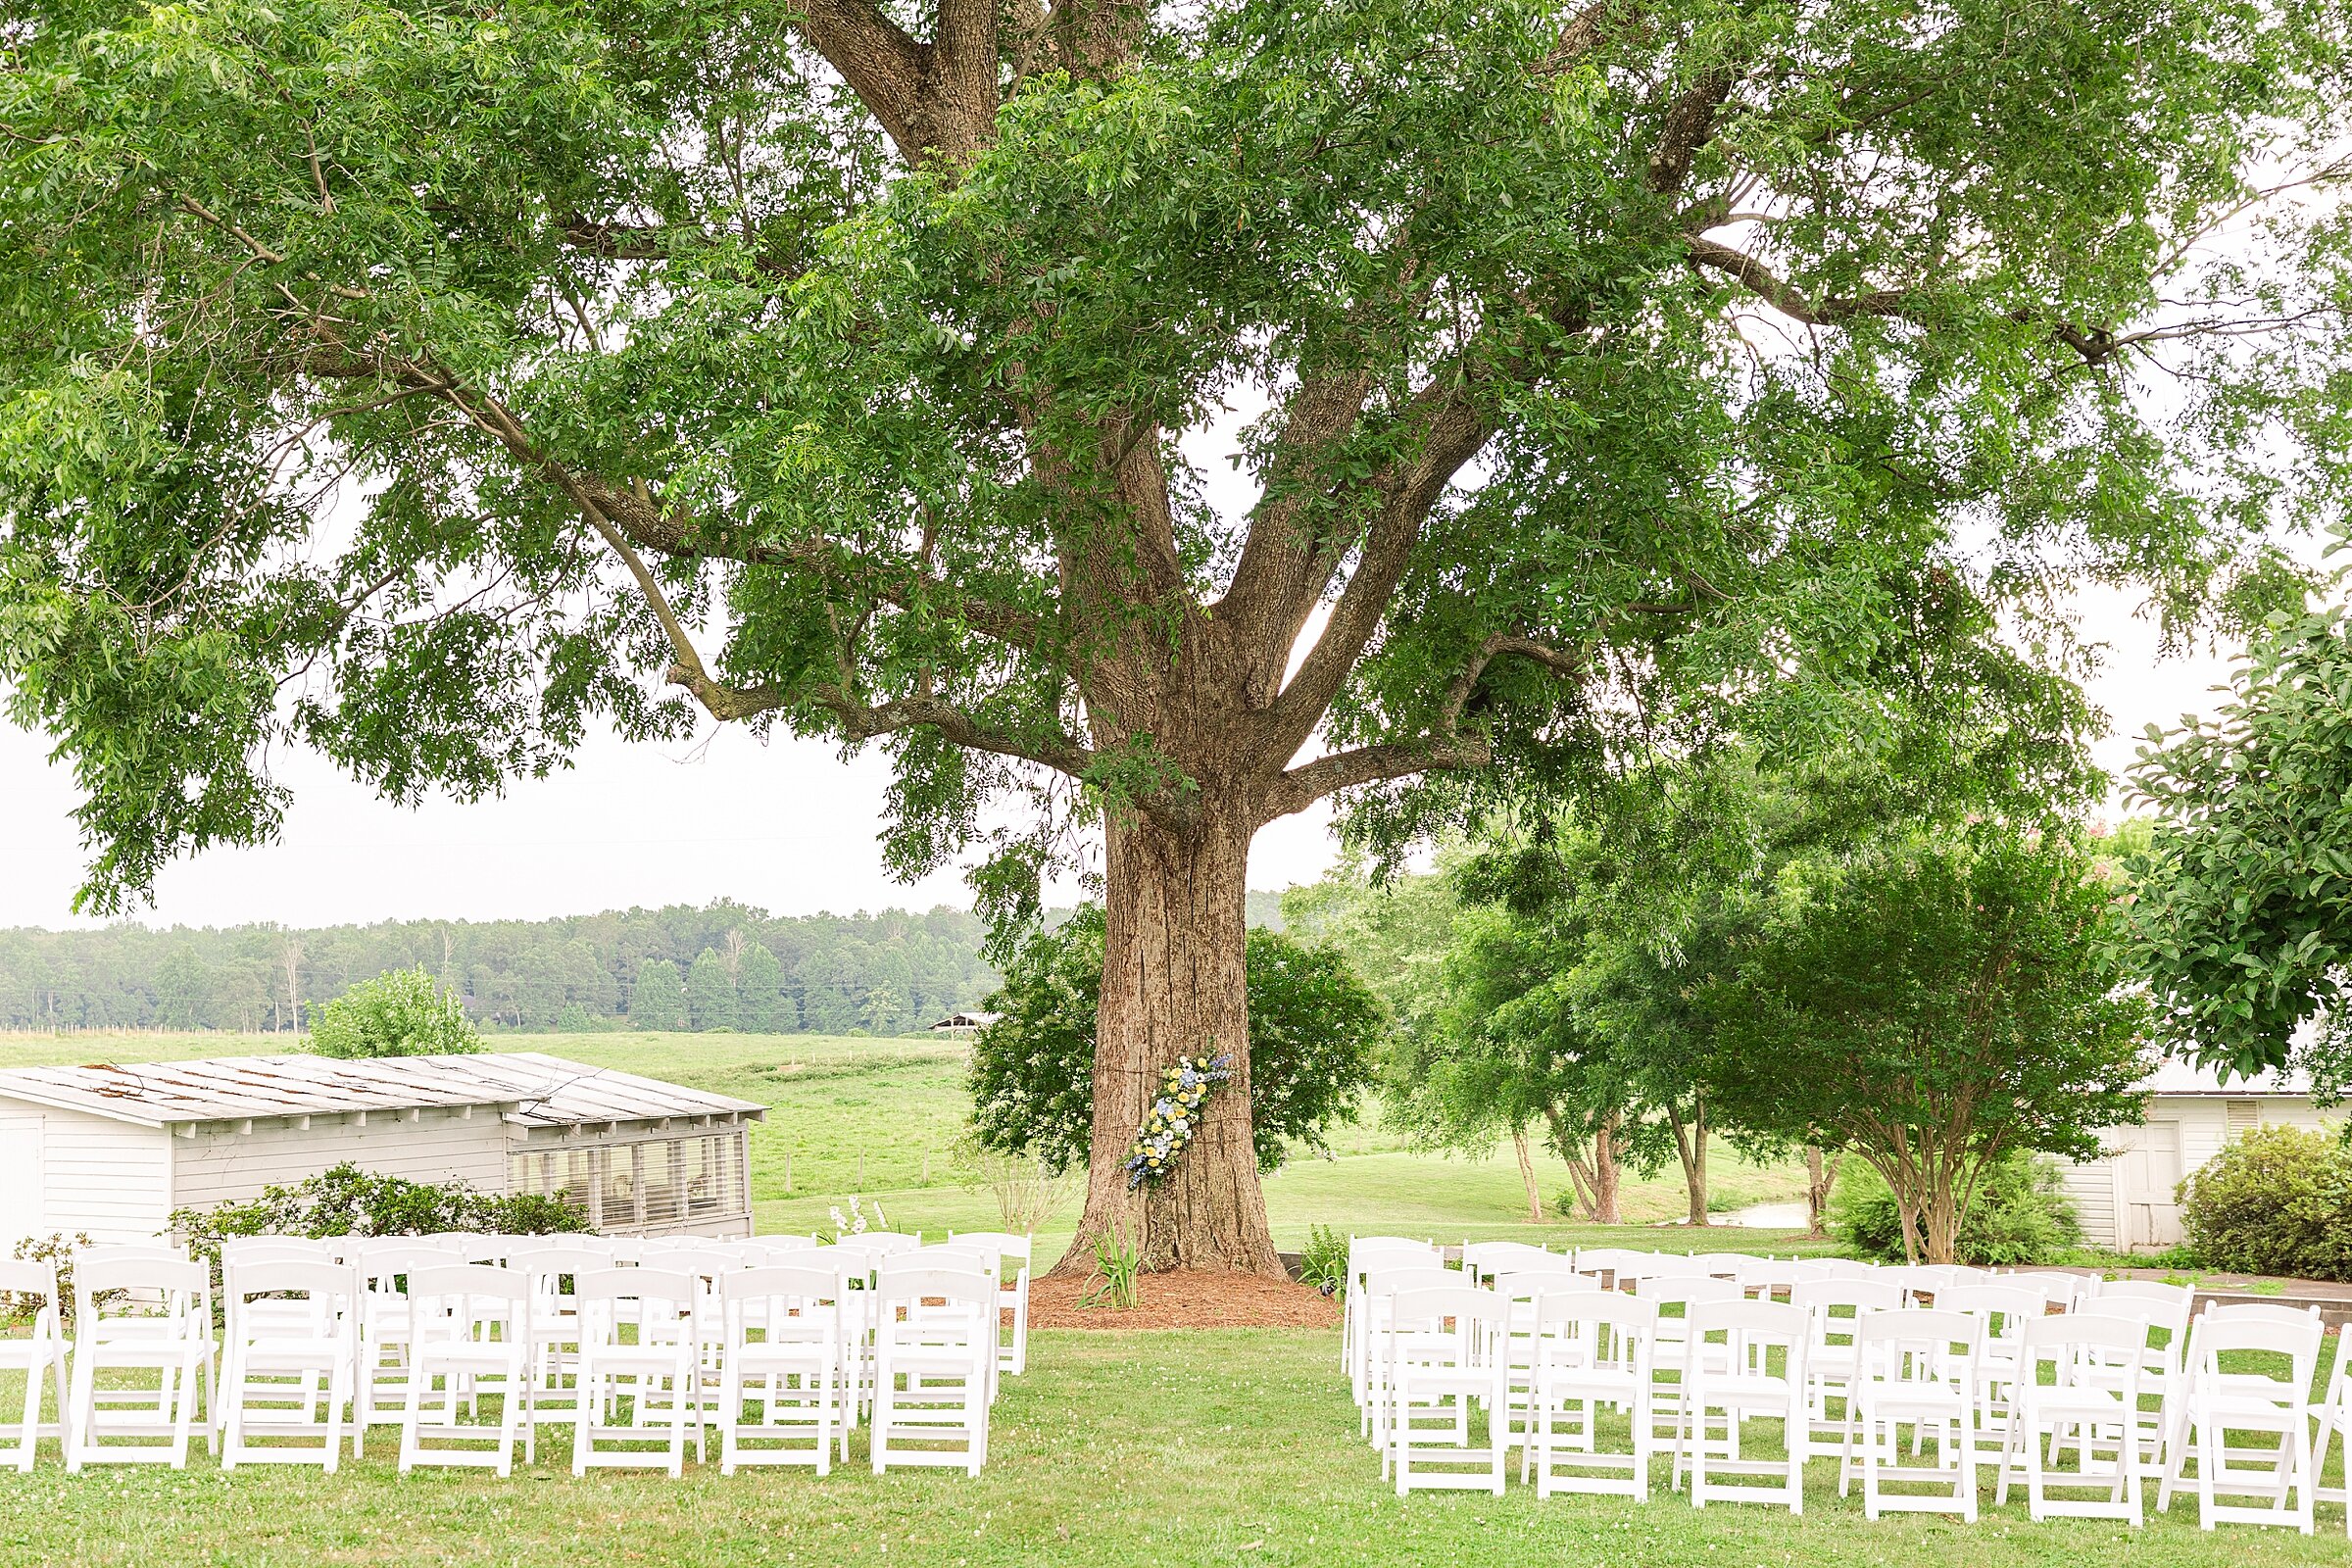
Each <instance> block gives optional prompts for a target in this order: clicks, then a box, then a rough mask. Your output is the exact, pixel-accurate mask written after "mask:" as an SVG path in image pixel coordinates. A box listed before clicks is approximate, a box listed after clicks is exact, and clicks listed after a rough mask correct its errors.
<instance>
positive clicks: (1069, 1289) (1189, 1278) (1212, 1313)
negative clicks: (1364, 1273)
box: [1029, 1269, 1340, 1329]
mask: <svg viewBox="0 0 2352 1568" xmlns="http://www.w3.org/2000/svg"><path fill="white" fill-rule="evenodd" d="M1087 1290H1088V1286H1087V1282H1086V1281H1084V1280H1066V1279H1063V1280H1056V1279H1033V1280H1031V1281H1030V1282H1029V1326H1030V1327H1031V1328H1039V1329H1328V1328H1337V1327H1339V1323H1340V1308H1339V1303H1338V1302H1336V1301H1333V1300H1330V1299H1327V1298H1326V1297H1325V1296H1324V1295H1323V1294H1322V1293H1321V1292H1320V1291H1317V1290H1315V1289H1314V1288H1313V1287H1312V1286H1307V1285H1298V1284H1294V1283H1292V1282H1291V1281H1289V1280H1269V1279H1261V1278H1259V1277H1258V1276H1256V1275H1254V1274H1223V1273H1217V1272H1213V1271H1210V1270H1205V1269H1184V1270H1179V1271H1177V1272H1175V1273H1170V1274H1147V1275H1145V1276H1144V1279H1143V1284H1142V1286H1141V1287H1140V1288H1139V1289H1138V1291H1137V1296H1138V1298H1139V1299H1138V1301H1137V1304H1136V1305H1135V1307H1134V1308H1133V1309H1131V1310H1128V1311H1124V1312H1122V1311H1117V1310H1114V1309H1112V1308H1110V1307H1107V1306H1085V1307H1082V1306H1080V1305H1079V1304H1078V1299H1079V1298H1080V1297H1081V1296H1084V1295H1085V1294H1086V1293H1087Z"/></svg>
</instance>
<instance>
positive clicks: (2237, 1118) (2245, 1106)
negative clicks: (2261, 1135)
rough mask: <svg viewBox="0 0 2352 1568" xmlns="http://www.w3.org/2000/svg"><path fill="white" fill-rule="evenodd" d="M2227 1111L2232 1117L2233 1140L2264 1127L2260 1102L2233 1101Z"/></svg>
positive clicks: (2230, 1127)
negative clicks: (2242, 1134)
mask: <svg viewBox="0 0 2352 1568" xmlns="http://www.w3.org/2000/svg"><path fill="white" fill-rule="evenodd" d="M2226 1109H2227V1110H2228V1111H2229V1136H2230V1137H2232V1138H2235V1137H2236V1136H2237V1135H2238V1134H2240V1133H2243V1132H2250V1131H2252V1130H2253V1129H2255V1128H2257V1127H2259V1126H2261V1125H2262V1102H2261V1101H2259V1100H2232V1101H2230V1102H2229V1104H2228V1106H2227V1107H2226Z"/></svg>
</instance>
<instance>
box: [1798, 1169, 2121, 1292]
mask: <svg viewBox="0 0 2352 1568" xmlns="http://www.w3.org/2000/svg"><path fill="white" fill-rule="evenodd" d="M1830 1228H1831V1230H1832V1231H1833V1232H1835V1233H1836V1235H1837V1236H1838V1239H1839V1240H1840V1241H1842V1242H1844V1243H1845V1245H1846V1247H1847V1249H1848V1250H1851V1251H1852V1252H1853V1254H1854V1255H1855V1256H1856V1257H1867V1258H1875V1259H1877V1260H1879V1261H1880V1262H1884V1263H1899V1262H1901V1261H1902V1260H1903V1221H1902V1215H1901V1214H1900V1213H1899V1212H1898V1211H1897V1210H1896V1208H1895V1206H1894V1194H1893V1193H1891V1192H1889V1191H1888V1190H1887V1183H1886V1180H1885V1179H1884V1178H1883V1177H1881V1176H1880V1175H1879V1173H1878V1172H1877V1171H1875V1170H1873V1169H1871V1167H1870V1166H1868V1165H1866V1164H1864V1163H1862V1162H1861V1161H1860V1160H1858V1159H1849V1160H1847V1161H1845V1164H1844V1173H1843V1174H1842V1175H1840V1176H1839V1177H1838V1193H1837V1196H1836V1197H1835V1198H1833V1199H1832V1200H1831V1201H1830ZM2081 1242H2082V1222H2081V1221H2080V1220H2079V1219H2078V1218H2076V1216H2075V1206H2074V1204H2073V1203H2071V1202H2069V1201H2067V1198H2066V1195H2065V1193H2064V1192H2063V1191H2062V1190H2061V1189H2060V1187H2059V1179H2058V1165H2057V1162H2056V1161H2054V1160H2051V1159H2049V1158H2047V1157H2044V1156H2042V1155H2038V1154H2025V1153H2016V1154H2011V1155H2009V1156H2008V1157H2006V1158H2004V1159H2002V1160H2000V1161H1999V1162H1998V1163H1996V1164H1994V1165H1992V1166H1990V1167H1988V1168H1987V1169H1986V1170H1985V1175H1984V1179H1983V1180H1982V1181H1980V1182H1979V1183H1978V1184H1977V1193H1976V1198H1975V1200H1974V1201H1972V1202H1970V1204H1969V1205H1968V1210H1967V1212H1966V1213H1964V1214H1962V1215H1961V1217H1960V1237H1959V1242H1958V1245H1957V1247H1956V1248H1955V1251H1956V1252H1957V1254H1958V1256H1957V1259H1956V1261H1959V1262H1962V1263H1975V1264H1979V1265H1985V1266H1991V1267H2001V1268H2015V1267H2019V1266H2022V1265H2025V1264H2032V1263H2049V1262H2055V1261H2057V1260H2058V1259H2059V1258H2060V1257H2062V1256H2063V1255H2064V1254H2065V1253H2067V1252H2068V1251H2070V1250H2072V1249H2074V1248H2075V1247H2076V1246H2078V1245H2079V1244H2080V1243H2081Z"/></svg>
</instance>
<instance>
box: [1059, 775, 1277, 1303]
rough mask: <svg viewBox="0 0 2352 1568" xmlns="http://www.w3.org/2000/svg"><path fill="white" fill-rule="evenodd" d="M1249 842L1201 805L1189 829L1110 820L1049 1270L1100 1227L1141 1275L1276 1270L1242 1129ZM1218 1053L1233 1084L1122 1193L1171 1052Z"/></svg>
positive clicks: (1078, 1269)
mask: <svg viewBox="0 0 2352 1568" xmlns="http://www.w3.org/2000/svg"><path fill="white" fill-rule="evenodd" d="M1104 848H1105V855H1104V882H1105V886H1104V888H1103V914H1104V934H1103V999H1102V1005H1101V1008H1100V1010H1099V1011H1098V1013H1097V1016H1096V1024H1095V1030H1096V1034H1095V1073H1094V1091H1095V1121H1094V1134H1093V1140H1092V1148H1091V1150H1090V1156H1089V1159H1088V1161H1087V1191H1086V1211H1085V1213H1084V1214H1083V1215H1082V1216H1081V1218H1080V1219H1079V1222H1078V1234H1077V1237H1076V1238H1075V1240H1073V1241H1072V1242H1071V1244H1070V1250H1068V1251H1067V1252H1066V1253H1064V1254H1063V1255H1062V1259H1061V1261H1060V1262H1059V1263H1058V1264H1056V1265H1055V1267H1054V1272H1055V1273H1056V1274H1059V1275H1064V1276H1068V1275H1073V1274H1075V1275H1084V1274H1086V1273H1087V1272H1089V1271H1090V1270H1091V1269H1092V1268H1093V1267H1094V1258H1095V1244H1096V1241H1097V1240H1098V1239H1099V1238H1101V1237H1103V1236H1105V1235H1108V1236H1113V1237H1123V1238H1125V1239H1126V1240H1127V1241H1128V1242H1130V1243H1132V1244H1133V1245H1134V1246H1135V1247H1136V1248H1137V1250H1139V1251H1140V1252H1141V1253H1142V1255H1143V1260H1144V1265H1145V1267H1147V1268H1149V1269H1152V1270H1162V1269H1173V1268H1199V1269H1228V1270H1235V1271H1238V1272H1242V1273H1248V1274H1262V1275H1267V1276H1270V1277H1273V1278H1281V1277H1283V1275H1284V1269H1283V1266H1282V1260H1281V1259H1280V1258H1279V1257H1278V1256H1276V1254H1275V1251H1274V1237H1273V1233H1272V1231H1271V1230H1270V1228H1269V1227H1268V1225H1267V1223H1266V1204H1265V1198H1264V1194H1263V1192H1262V1191H1261V1190H1260V1188H1259V1185H1258V1176H1257V1149H1256V1142H1255V1139H1254V1138H1253V1137H1252V1136H1251V1128H1250V1001H1249V991H1248V988H1247V986H1246V984H1245V979H1244V968H1243V958H1244V951H1245V940H1246V936H1247V920H1246V917H1245V914H1244V905H1243V898H1244V889H1245V887H1246V886H1247V883H1248V871H1249V857H1250V827H1249V825H1248V824H1247V822H1246V820H1245V819H1241V818H1238V817H1232V816H1227V815H1223V814H1220V813H1217V812H1214V811H1203V812H1202V813H1201V820H1200V822H1199V824H1198V825H1196V826H1194V827H1193V828H1191V829H1190V830H1189V831H1177V830H1173V829H1170V828H1168V827H1165V826H1163V825H1160V824H1158V823H1155V822H1152V821H1151V820H1149V819H1147V818H1143V817H1132V818H1128V819H1125V820H1118V821H1113V822H1112V823H1111V824H1110V825H1109V827H1108V830H1107V832H1106V834H1105V846H1104ZM1219 1054H1221V1055H1224V1056H1226V1057H1228V1058H1229V1060H1228V1062H1227V1066H1228V1068H1229V1070H1230V1071H1231V1073H1232V1077H1231V1078H1230V1079H1228V1080H1227V1081H1226V1082H1224V1083H1222V1084H1219V1085H1218V1086H1217V1087H1216V1088H1215V1089H1214V1090H1212V1091H1211V1092H1210V1094H1209V1096H1208V1100H1207V1103H1206V1105H1205V1107H1204V1111H1203V1114H1202V1116H1201V1124H1200V1126H1199V1128H1198V1129H1197V1130H1196V1131H1195V1133H1194V1134H1193V1138H1192V1141H1191V1142H1190V1143H1188V1144H1187V1145H1186V1146H1185V1147H1184V1149H1183V1151H1182V1152H1180V1153H1178V1154H1177V1156H1176V1159H1175V1164H1174V1168H1173V1169H1172V1170H1170V1171H1169V1172H1168V1173H1167V1174H1165V1175H1162V1176H1159V1177H1156V1178H1154V1179H1152V1180H1151V1181H1147V1182H1145V1183H1144V1184H1142V1185H1141V1186H1139V1187H1135V1188H1132V1189H1131V1188H1130V1187H1129V1186H1128V1185H1127V1172H1126V1164H1127V1153H1128V1148H1129V1146H1130V1145H1132V1144H1133V1143H1134V1141H1135V1136H1136V1133H1137V1130H1138V1129H1140V1128H1141V1127H1142V1126H1143V1124H1144V1120H1145V1118H1146V1117H1147V1116H1148V1115H1149V1114H1150V1112H1151V1108H1152V1101H1153V1100H1155V1099H1156V1098H1158V1096H1159V1093H1160V1089H1161V1081H1162V1080H1161V1074H1162V1073H1163V1072H1164V1071H1165V1069H1166V1068H1167V1067H1168V1066H1169V1065H1170V1064H1171V1063H1173V1062H1174V1061H1175V1060H1176V1059H1177V1058H1178V1057H1180V1056H1195V1055H1219Z"/></svg>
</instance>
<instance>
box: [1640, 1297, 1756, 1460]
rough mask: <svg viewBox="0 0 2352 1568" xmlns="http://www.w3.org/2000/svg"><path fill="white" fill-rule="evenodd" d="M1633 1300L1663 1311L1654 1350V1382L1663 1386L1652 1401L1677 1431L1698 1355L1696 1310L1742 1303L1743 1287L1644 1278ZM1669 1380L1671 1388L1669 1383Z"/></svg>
mask: <svg viewBox="0 0 2352 1568" xmlns="http://www.w3.org/2000/svg"><path fill="white" fill-rule="evenodd" d="M1634 1294H1635V1295H1636V1296H1639V1297H1641V1298H1642V1299H1643V1300H1645V1301H1647V1302H1649V1303H1650V1304H1651V1305H1653V1306H1655V1307H1656V1308H1657V1309H1658V1317H1657V1326H1656V1331H1655V1334H1654V1336H1653V1338H1652V1339H1651V1341H1650V1348H1649V1371H1650V1376H1651V1377H1653V1378H1655V1379H1657V1380H1658V1387H1657V1388H1656V1389H1655V1390H1653V1391H1652V1392H1651V1395H1650V1413H1651V1416H1652V1418H1653V1419H1655V1420H1657V1421H1659V1422H1662V1423H1665V1424H1668V1425H1672V1424H1673V1423H1674V1422H1675V1421H1676V1419H1677V1413H1678V1412H1679V1411H1680V1410H1681V1409H1682V1401H1683V1393H1684V1386H1685V1385H1686V1384H1688V1383H1689V1382H1690V1381H1691V1361H1692V1357H1693V1355H1694V1354H1695V1353H1696V1351H1695V1348H1694V1346H1693V1344H1692V1341H1691V1312H1692V1309H1693V1308H1695V1307H1696V1306H1697V1305H1698V1303H1700V1302H1702V1301H1737V1300H1740V1299H1742V1297H1741V1293H1740V1286H1739V1282H1737V1281H1735V1280H1720V1279H1717V1278H1715V1277H1714V1276H1713V1275H1711V1274H1698V1273H1684V1274H1659V1275H1644V1276H1642V1277H1639V1278H1637V1279H1636V1280H1635V1281H1634ZM1669 1375H1671V1376H1672V1377H1673V1379H1674V1381H1673V1382H1671V1383H1669V1382H1667V1381H1665V1379H1666V1378H1667V1377H1668V1376H1669Z"/></svg>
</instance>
